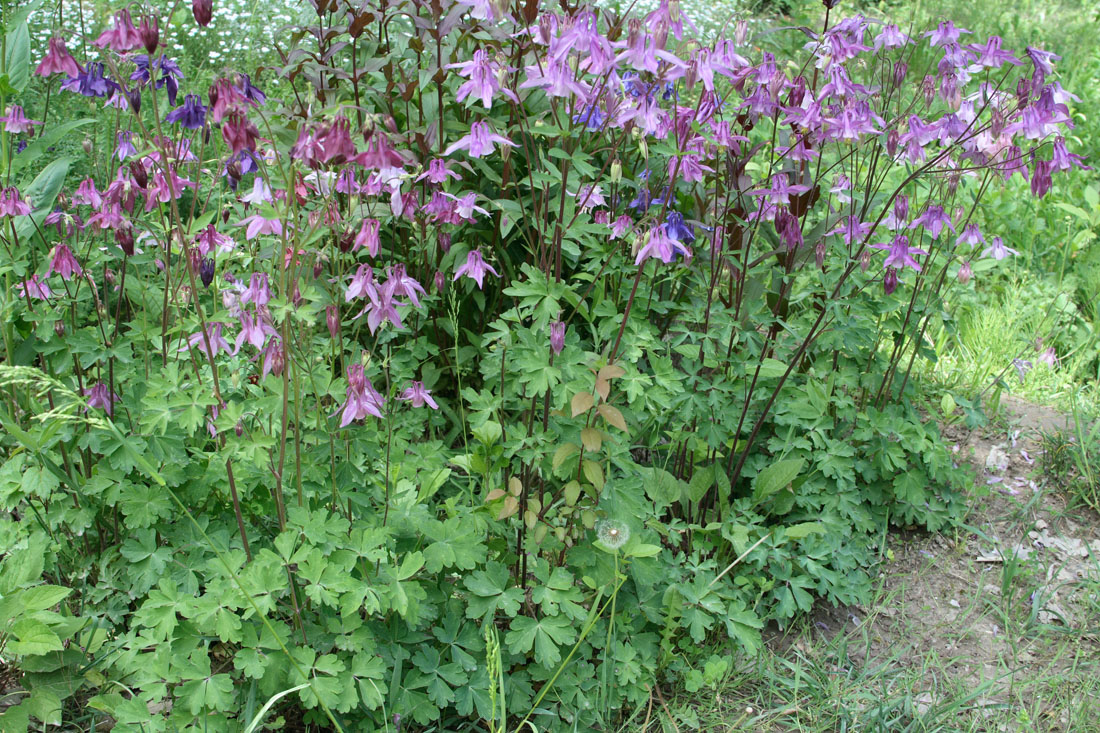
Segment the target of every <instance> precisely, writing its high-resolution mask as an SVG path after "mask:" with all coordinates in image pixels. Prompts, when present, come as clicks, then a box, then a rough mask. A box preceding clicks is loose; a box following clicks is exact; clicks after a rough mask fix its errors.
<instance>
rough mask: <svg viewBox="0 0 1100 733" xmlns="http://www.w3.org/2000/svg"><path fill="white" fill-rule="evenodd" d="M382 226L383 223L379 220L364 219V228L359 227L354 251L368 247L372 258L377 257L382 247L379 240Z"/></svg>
mask: <svg viewBox="0 0 1100 733" xmlns="http://www.w3.org/2000/svg"><path fill="white" fill-rule="evenodd" d="M381 225H382V224H381V222H379V221H378V220H377V219H364V220H363V224H362V226H360V227H359V233H358V234H356V235H355V245H354V247H353V248H352V251H353V252H356V251H358V250H360V249H362V248H363V247H366V248H367V252H368V253H370V256H371V257H377V256H378V250H379V247H380V246H381V242H380V240H379V238H378V228H379V227H380V226H381Z"/></svg>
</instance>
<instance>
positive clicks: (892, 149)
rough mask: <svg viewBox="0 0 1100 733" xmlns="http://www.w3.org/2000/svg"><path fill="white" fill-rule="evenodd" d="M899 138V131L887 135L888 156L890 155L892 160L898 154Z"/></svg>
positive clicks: (892, 131)
mask: <svg viewBox="0 0 1100 733" xmlns="http://www.w3.org/2000/svg"><path fill="white" fill-rule="evenodd" d="M899 138H900V135H898V131H897V130H890V132H888V133H886V154H887V155H889V156H890V157H891V158H893V157H894V155H896V154H897V152H898V140H899Z"/></svg>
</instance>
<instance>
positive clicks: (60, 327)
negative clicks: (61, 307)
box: [53, 321, 65, 338]
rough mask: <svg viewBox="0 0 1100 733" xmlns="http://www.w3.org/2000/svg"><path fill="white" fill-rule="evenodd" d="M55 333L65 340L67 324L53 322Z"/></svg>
mask: <svg viewBox="0 0 1100 733" xmlns="http://www.w3.org/2000/svg"><path fill="white" fill-rule="evenodd" d="M53 332H54V333H56V334H57V335H58V336H60V337H61V338H64V337H65V322H64V321H54V322H53Z"/></svg>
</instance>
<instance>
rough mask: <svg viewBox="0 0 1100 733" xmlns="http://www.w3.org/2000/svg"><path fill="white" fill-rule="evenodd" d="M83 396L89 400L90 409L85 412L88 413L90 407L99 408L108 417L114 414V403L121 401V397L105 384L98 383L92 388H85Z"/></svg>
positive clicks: (85, 409)
mask: <svg viewBox="0 0 1100 733" xmlns="http://www.w3.org/2000/svg"><path fill="white" fill-rule="evenodd" d="M82 394H83V395H84V396H85V397H87V398H88V407H87V408H84V412H87V411H88V408H90V407H98V408H99V409H101V410H103V411H104V412H106V413H107V416H108V417H110V416H111V415H112V413H113V412H114V403H116V402H119V401H120V400H119V396H118V395H117V394H115V393H114V392H112V391H111V390H110V389H109V388H108V387H107V385H106V383H104V382H96V383H95V384H94V385H92V386H91V387H90V388H89V387H85V388H84V389H83V390H82Z"/></svg>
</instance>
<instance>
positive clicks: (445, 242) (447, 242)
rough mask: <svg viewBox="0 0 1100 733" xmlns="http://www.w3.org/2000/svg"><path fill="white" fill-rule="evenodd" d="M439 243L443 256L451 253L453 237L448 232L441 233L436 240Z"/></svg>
mask: <svg viewBox="0 0 1100 733" xmlns="http://www.w3.org/2000/svg"><path fill="white" fill-rule="evenodd" d="M436 241H437V242H438V243H439V249H440V250H442V251H443V254H447V253H448V252H450V251H451V235H450V233H448V232H440V233H439V236H438V238H437V240H436Z"/></svg>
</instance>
